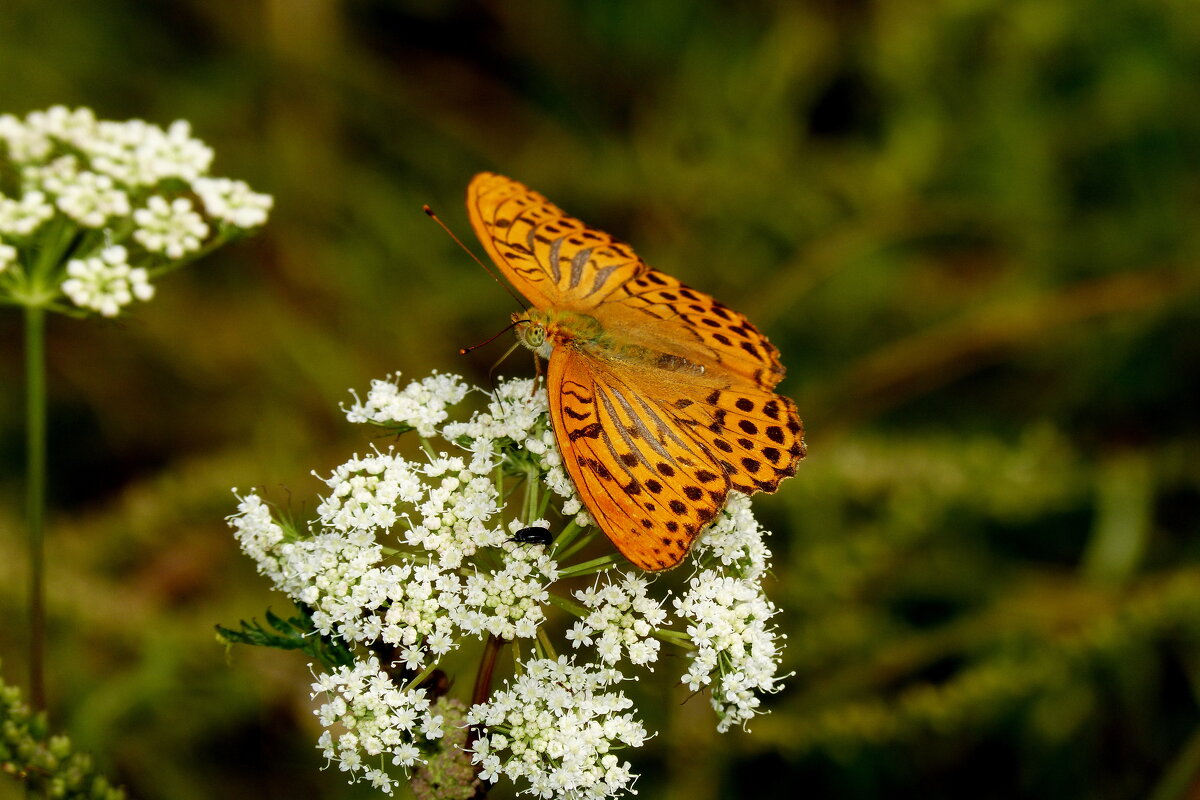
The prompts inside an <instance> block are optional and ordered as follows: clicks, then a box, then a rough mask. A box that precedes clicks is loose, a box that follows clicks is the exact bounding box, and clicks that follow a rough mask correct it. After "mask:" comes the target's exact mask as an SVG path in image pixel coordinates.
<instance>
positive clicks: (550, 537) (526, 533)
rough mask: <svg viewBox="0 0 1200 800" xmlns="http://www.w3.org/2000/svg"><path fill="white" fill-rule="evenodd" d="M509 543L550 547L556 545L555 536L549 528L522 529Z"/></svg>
mask: <svg viewBox="0 0 1200 800" xmlns="http://www.w3.org/2000/svg"><path fill="white" fill-rule="evenodd" d="M509 541H510V542H517V543H518V544H540V545H550V544H553V543H554V534H552V533H551V532H550V531H549V529H547V528H521V530H519V531H517V532H516V533H514V534H513V535H512V538H510V539H509Z"/></svg>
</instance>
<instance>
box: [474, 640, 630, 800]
mask: <svg viewBox="0 0 1200 800" xmlns="http://www.w3.org/2000/svg"><path fill="white" fill-rule="evenodd" d="M618 680H620V675H619V674H618V673H617V672H616V671H615V670H612V669H608V668H603V667H587V666H576V665H574V664H572V663H570V662H569V661H568V660H567V659H566V658H565V657H562V656H560V657H559V658H558V659H557V660H551V659H538V660H535V661H530V662H528V663H526V664H525V673H524V674H523V675H521V676H520V677H518V678H517V679H516V680H514V681H513V682H512V683H511V684H510V685H509V688H508V689H506V690H502V691H499V692H496V693H495V694H493V695H492V698H491V700H490V702H488V703H487V704H484V705H477V706H475V707H474V708H472V709H471V711H470V712H469V713H468V714H467V719H468V720H469V721H470V722H471V723H472V724H474V725H479V726H482V727H483V728H485V729H486V730H487V733H486V734H482V735H480V736H478V737H477V738H476V739H475V742H474V743H473V744H472V750H473V751H474V757H473V760H474V761H475V763H477V764H480V765H481V767H482V771H481V772H480V775H479V777H480V778H482V779H483V780H485V781H489V782H492V783H495V782H496V781H497V780H498V779H499V778H500V776H502V775H503V776H505V777H508V778H509V779H511V780H513V781H522V780H523V781H526V782H528V784H529V789H528V792H529V793H530V794H533V795H536V796H538V797H570V798H588V799H591V798H595V799H596V800H599V798H604V797H611V796H613V795H616V794H618V793H620V792H622V791H625V790H627V789H629V787H630V786H631V785H632V783H633V779H634V777H635V776H634V775H633V773H632V772H631V771H630V765H629V762H628V761H622V760H621V759H620V758H619V757H618V756H617V755H616V754H615V753H614V751H616V750H620V749H621V748H624V747H641V746H642V744H643V742H645V740H646V729H645V728H644V727H642V724H641V723H640V722H638V721H637V720H636V719H634V717H633V715H632V714H629V713H624V712H626V711H627V710H628V709H629V708H631V707H632V706H633V701H632V700H630V699H629V698H628V697H626V696H625V695H624V694H623V693H621V692H619V691H616V690H614V689H612V685H613V684H614V683H615V682H617V681H618Z"/></svg>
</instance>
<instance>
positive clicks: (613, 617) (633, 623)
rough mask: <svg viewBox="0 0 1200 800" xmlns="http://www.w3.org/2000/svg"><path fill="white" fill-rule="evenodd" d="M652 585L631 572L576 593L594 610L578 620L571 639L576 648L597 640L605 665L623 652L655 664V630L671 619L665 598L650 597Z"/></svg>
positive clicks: (643, 662)
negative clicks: (663, 606) (664, 601)
mask: <svg viewBox="0 0 1200 800" xmlns="http://www.w3.org/2000/svg"><path fill="white" fill-rule="evenodd" d="M649 587H650V582H649V581H648V580H646V579H645V578H644V577H642V576H641V575H636V574H633V573H630V574H627V575H625V576H624V578H623V579H621V580H620V581H612V582H609V583H607V584H605V585H604V586H593V587H591V588H590V589H581V590H579V591H577V592H575V597H576V598H577V599H578V600H579V602H581V603H583V604H584V605H585V606H586V607H587V608H589V609H591V610H592V612H591V613H590V614H588V615H587V616H586V617H584V618H583V619H581V620H579V621H578V622H576V623H575V625H574V627H572V628H571V630H570V631H568V632H567V639H569V640H570V641H571V644H572V645H574V646H575V647H579V646H580V645H591V644H593V642H594V643H595V646H596V655H597V656H598V657H599V658H600V660H601V661H603V662H604V663H605V664H610V665H611V664H616V663H617V662H618V661H620V660H621V656H622V655H628V657H629V660H630V662H632V663H633V664H636V665H638V666H647V665H649V664H652V663H654V662H655V661H657V660H658V649H659V642H658V640H657V639H654V638H653V635H654V631H655V630H656V629H658V628H660V627H662V625H663V624H664V623H665V622H666V621H667V612H666V611H664V610H663V608H662V603H661V601H658V600H655V599H653V598H652V597H650V596H649V594H648V593H647V590H648V589H649Z"/></svg>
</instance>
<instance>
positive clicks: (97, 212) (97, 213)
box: [55, 172, 129, 228]
mask: <svg viewBox="0 0 1200 800" xmlns="http://www.w3.org/2000/svg"><path fill="white" fill-rule="evenodd" d="M56 191H57V192H58V200H56V201H55V204H56V205H57V206H58V208H59V210H60V211H62V212H63V213H64V214H66V215H67V216H68V217H70V218H71V219H73V220H75V221H76V222H78V223H79V224H80V225H82V226H84V227H85V228H100V227H103V226H104V224H105V223H106V222H108V220H109V219H111V218H112V217H124V216H126V215H128V214H129V196H128V195H127V194H125V192H123V191H122V190H120V189H118V188H116V185H115V184H114V183H113V179H112V178H111V177H109V176H108V175H98V174H96V173H94V172H81V173H79V174H78V175H75V176H73V177H72V179H71V180H70V182H63V183H62V184H61V185H60V186H59V188H58V189H57V190H56Z"/></svg>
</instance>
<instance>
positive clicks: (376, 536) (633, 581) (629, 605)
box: [230, 373, 780, 798]
mask: <svg viewBox="0 0 1200 800" xmlns="http://www.w3.org/2000/svg"><path fill="white" fill-rule="evenodd" d="M468 395H474V396H475V397H476V398H478V399H479V400H480V401H481V402H480V403H478V404H476V407H477V408H478V406H481V405H483V406H486V408H483V409H482V410H476V411H475V412H474V413H469V414H468V413H465V412H463V413H455V414H452V412H455V411H456V409H455V406H456V405H458V404H460V403H462V402H463V401H464V399H465V398H467V397H468ZM464 405H466V404H464ZM344 410H345V411H346V416H347V418H348V419H349V420H350V421H352V422H357V423H366V424H371V425H374V426H379V427H381V428H383V429H384V430H386V431H389V432H397V433H407V432H410V431H411V432H415V434H416V437H417V438H418V439H419V441H420V451H419V452H420V455H419V456H418V457H416V458H412V459H409V458H405V457H403V456H401V455H400V454H399V453H398V452H397V451H396V449H395V448H394V447H388V448H386V449H381V448H374V449H372V451H371V452H369V453H368V454H367V455H365V456H359V455H355V456H354V457H353V458H351V459H350V460H349V461H347V462H346V463H345V464H342V465H341V466H339V467H337V468H336V469H334V470H333V472H332V474H330V475H328V476H327V477H322V478H321V479H322V480H323V481H324V482H325V484H326V485H327V486H328V493H327V494H326V495H325V496H324V497H323V499H322V500H321V501H320V504H319V506H318V507H317V509H316V514H317V518H316V519H315V520H313V521H311V522H309V523H307V524H306V525H303V526H301V525H299V524H296V523H294V522H292V521H290V520H289V519H287V518H286V516H284V515H282V514H280V513H278V512H277V511H276V510H274V509H273V508H272V507H271V506H270V505H269V504H268V503H267V502H265V501H264V500H263V499H262V497H260V496H259V495H258V494H257V493H253V492H251V493H249V494H245V495H241V496H240V497H239V501H240V502H239V505H238V510H237V513H236V514H234V515H233V516H231V517H230V524H231V525H232V527H233V528H234V530H235V535H236V537H237V539H238V541H239V542H240V544H241V546H242V548H243V550H244V551H245V552H246V553H247V554H248V555H249V556H250V557H252V558H253V559H254V560H255V561H256V562H257V564H258V568H259V570H260V572H262V573H263V574H264V575H266V576H268V577H269V578H270V579H271V581H272V582H273V583H274V584H275V586H276V587H277V588H278V589H280V590H281V591H283V592H284V593H286V594H287V595H288V596H289V597H290V598H292V600H294V601H295V602H296V603H297V604H298V605H299V606H300V607H301V608H302V609H303V610H304V611H305V612H306V614H307V616H306V617H305V618H306V619H311V625H312V627H313V629H314V632H315V634H316V636H318V637H320V638H321V639H323V640H324V641H326V642H329V643H330V644H333V645H336V646H337V647H338V648H340V652H341V653H342V654H343V657H342V658H341V660H340V661H338V662H337V663H323V664H317V665H314V669H316V670H324V671H322V672H320V673H319V674H316V673H315V674H316V680H315V683H314V684H313V697H314V699H316V701H317V703H318V705H319V707H318V708H317V710H316V712H315V713H316V714H317V716H318V718H319V719H320V721H321V723H322V725H323V726H325V731H324V733H323V734H322V735H321V737H320V741H319V743H318V744H319V747H320V748H321V749H322V750H323V752H324V754H325V756H326V757H327V758H328V759H329V760H330V761H331V762H332V763H336V764H337V765H338V767H339V768H340V769H342V770H343V771H345V772H347V773H349V775H350V777H351V779H352V780H366V781H370V782H371V783H373V784H374V785H376V786H377V787H379V788H380V789H382V790H384V791H385V792H388V793H391V791H392V790H393V787H394V785H395V783H396V782H397V781H400V780H406V779H407V780H410V781H411V785H412V786H413V788H414V790H416V791H417V792H418V795H419V796H421V797H439V798H442V797H444V798H466V797H470V796H471V795H472V794H473V793H475V791H476V790H477V787H478V782H479V781H487V782H493V783H494V782H497V781H500V780H509V781H512V782H513V783H514V784H515V785H516V786H517V787H518V789H519V790H520V791H523V792H528V793H531V794H534V795H537V796H539V797H547V798H549V797H563V798H567V797H570V798H601V797H610V796H614V795H617V794H620V793H622V792H624V791H629V790H630V789H631V787H632V784H633V782H634V780H635V779H636V776H635V775H634V774H633V773H632V772H631V770H630V764H629V762H628V761H627V760H625V759H623V758H622V756H621V751H622V750H623V749H625V748H635V747H639V746H641V745H642V743H643V742H644V741H645V740H646V739H647V738H648V737H649V736H650V735H651V733H650V732H648V731H647V730H646V729H645V727H644V726H643V725H642V723H641V722H640V721H639V719H638V715H637V712H636V709H635V707H634V703H633V700H632V699H631V698H630V697H629V696H628V695H627V694H626V691H625V688H623V687H628V686H629V682H630V681H634V680H637V679H639V678H644V677H645V676H646V674H647V673H648V672H650V671H653V670H654V668H655V667H656V666H658V665H659V664H660V661H659V659H660V655H661V653H662V651H663V650H664V649H675V650H676V651H678V652H679V653H681V654H683V655H684V656H685V657H684V658H678V659H671V660H669V661H666V662H662V663H663V664H668V663H669V664H670V665H671V666H672V668H676V667H682V669H683V671H682V674H681V675H678V676H676V680H677V681H678V682H679V683H682V684H683V685H684V686H686V687H687V689H688V690H691V691H701V690H703V691H705V692H706V693H707V694H708V695H709V697H710V698H711V702H712V706H713V708H714V709H715V711H716V719H715V724H716V727H717V728H718V729H719V730H721V731H725V730H727V729H728V728H730V727H731V726H735V725H736V726H745V724H746V723H747V722H748V721H749V720H750V719H751V718H752V717H754V715H756V714H757V713H760V712H761V711H762V709H761V708H760V705H759V704H760V699H761V697H762V695H763V694H764V693H769V692H772V691H775V690H776V689H777V688H778V686H779V681H780V676H779V675H778V667H779V657H780V650H779V642H778V639H779V634H778V633H777V632H776V630H775V627H774V625H773V624H772V622H771V619H772V617H773V616H774V614H775V613H776V609H775V607H774V606H773V605H772V604H771V602H770V601H769V600H767V598H766V597H765V595H764V594H763V590H762V586H761V581H762V579H763V577H764V575H765V573H766V570H767V560H768V558H769V556H770V553H769V551H768V550H767V549H766V547H765V546H764V543H763V537H764V535H765V531H763V529H762V528H761V527H760V526H759V524H758V523H757V522H756V521H755V519H754V516H753V515H752V514H751V512H750V504H749V498H747V497H745V496H744V495H734V496H733V497H732V498H731V500H730V502H729V504H728V507H727V508H726V510H725V511H724V513H723V514H722V515H721V516H719V517H718V518H717V519H716V520H714V522H713V523H712V525H711V526H710V527H709V529H708V530H707V531H706V532H705V533H704V534H703V535H702V536H701V538H700V539H699V541H698V542H697V543H696V546H695V547H694V548H693V551H692V557H691V559H690V561H689V562H685V566H684V567H682V568H680V569H678V570H675V571H674V572H672V573H668V574H667V575H664V576H657V577H656V576H649V575H647V574H645V573H642V572H639V571H637V570H635V569H633V568H632V567H629V565H628V563H627V562H625V561H624V559H623V558H621V557H620V556H619V555H617V554H616V553H615V552H613V551H612V548H611V545H610V544H609V543H608V541H607V540H606V539H605V538H604V536H603V535H602V534H600V533H599V532H598V530H597V529H596V528H595V526H593V525H592V524H591V520H590V518H589V517H588V515H587V511H586V510H585V509H584V507H583V506H582V504H581V503H580V500H579V498H578V497H577V496H576V495H575V492H574V489H573V486H572V484H571V482H570V479H569V478H568V477H567V475H566V473H565V471H564V470H563V468H562V456H561V454H560V452H559V449H558V446H557V444H556V443H555V439H554V435H553V432H552V430H551V428H550V426H549V421H548V412H547V405H546V395H545V389H544V387H543V386H542V385H541V384H540V383H536V382H534V381H532V380H528V379H524V380H510V381H501V382H500V383H499V385H498V386H497V387H496V389H495V390H494V391H492V392H485V391H483V390H479V389H474V390H469V389H468V387H467V386H466V384H465V383H464V382H463V381H462V380H461V379H460V378H458V377H456V376H451V375H440V374H436V373H435V374H433V375H432V376H430V377H428V378H426V379H424V380H421V381H416V382H413V383H410V384H408V385H407V386H404V387H402V386H401V385H400V383H399V382H398V380H396V379H389V380H382V381H375V382H374V383H373V385H372V387H371V389H370V391H369V393H368V394H367V396H366V398H365V400H363V399H359V398H358V397H357V396H355V402H354V403H353V405H352V406H350V407H349V408H346V409H344ZM319 477H320V476H319ZM551 520H555V521H554V522H552V521H551ZM531 529H532V530H531ZM590 545H594V546H590ZM597 552H599V553H602V554H603V555H600V556H599V557H595V554H596V553H597ZM481 643H482V647H481V646H480V644H481ZM463 651H465V653H475V652H478V653H479V654H480V655H479V664H480V667H479V672H478V673H477V674H476V676H475V678H474V680H473V681H472V680H471V678H470V676H466V677H465V679H464V677H463V676H455V679H454V680H449V679H448V678H447V676H446V675H445V673H444V672H443V669H445V667H444V666H443V665H444V664H445V663H447V662H448V661H449V659H447V657H448V656H451V655H453V656H454V658H453V661H452V663H456V664H458V663H463V661H462V659H463V657H464V652H463ZM310 652H311V651H310ZM502 653H503V654H505V657H504V658H503V659H502V658H500V654H502ZM493 672H495V675H493ZM503 675H507V676H508V677H506V678H501V676H503ZM494 678H495V680H493V679H494ZM493 683H496V684H497V685H496V686H493V685H492V684H493ZM471 685H474V687H475V688H474V695H473V696H472V697H470V698H469V701H463V702H460V701H459V700H448V699H447V697H446V694H447V686H454V687H458V686H461V687H470V686H471ZM681 693H682V694H684V695H686V691H685V690H681ZM433 772H436V777H431V773H433Z"/></svg>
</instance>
